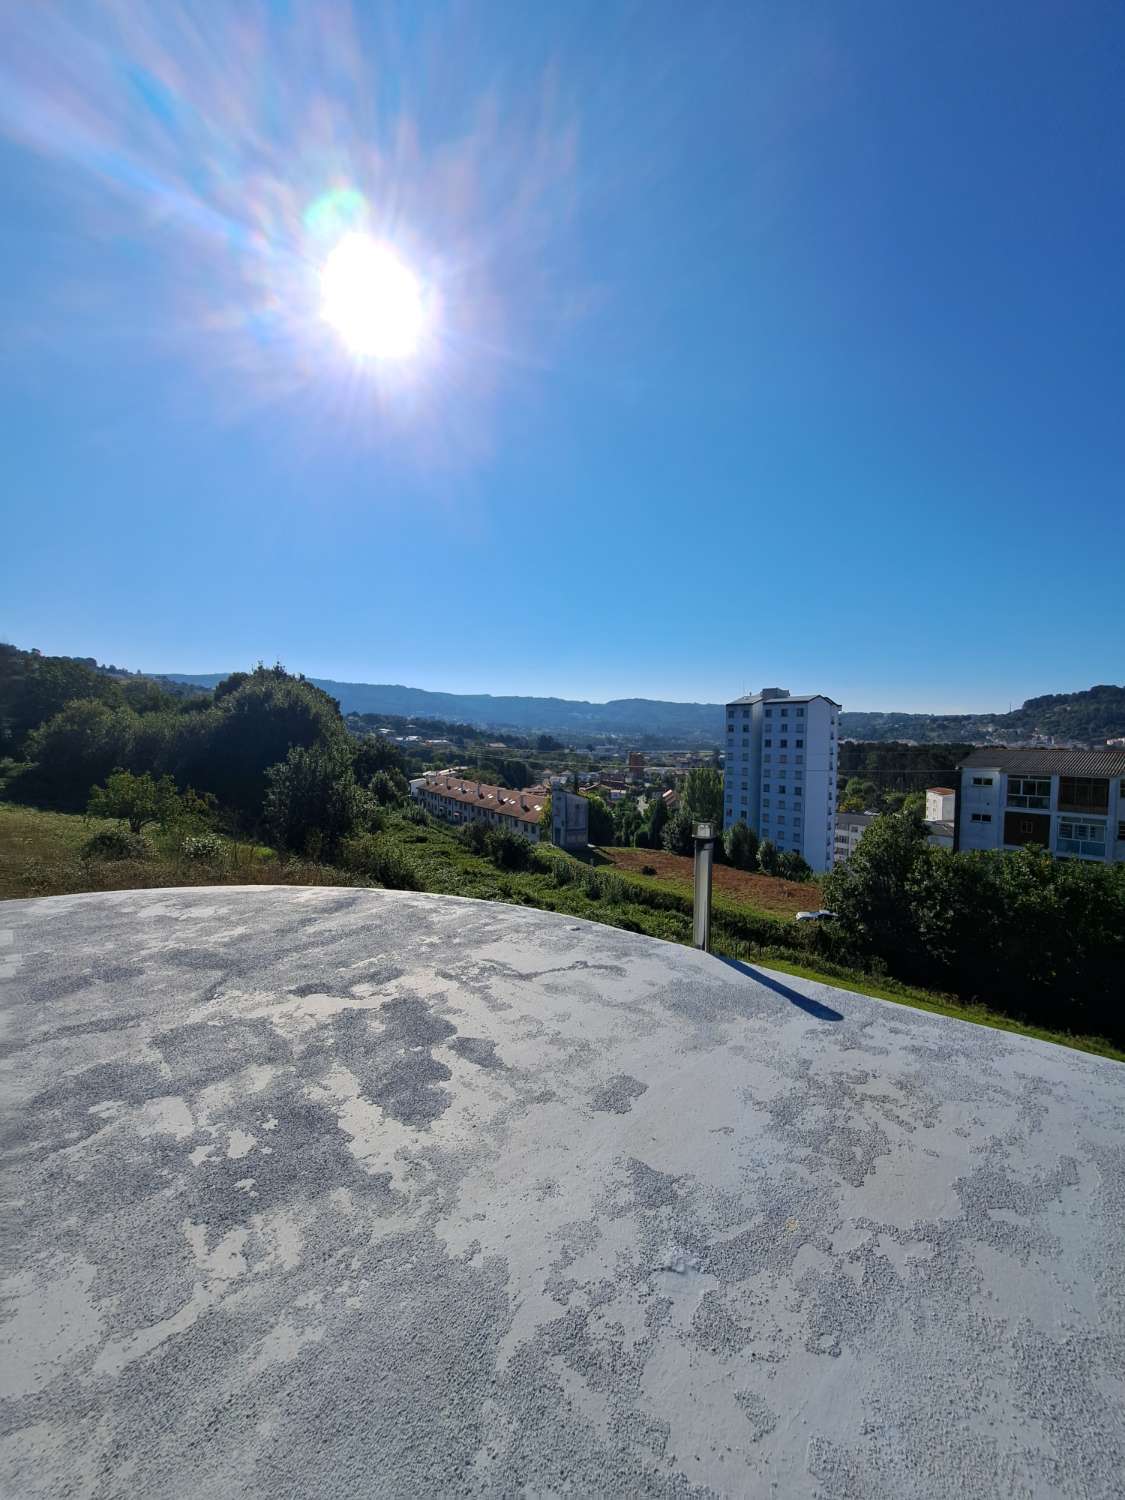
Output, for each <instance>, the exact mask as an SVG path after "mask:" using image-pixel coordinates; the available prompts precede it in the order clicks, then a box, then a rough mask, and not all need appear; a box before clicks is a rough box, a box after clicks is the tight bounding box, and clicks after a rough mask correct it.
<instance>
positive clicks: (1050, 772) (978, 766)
mask: <svg viewBox="0 0 1125 1500" xmlns="http://www.w3.org/2000/svg"><path fill="white" fill-rule="evenodd" d="M958 770H959V771H960V777H961V784H960V787H959V789H958V790H959V795H958V798H957V818H956V846H955V847H957V848H958V849H1018V848H1020V847H1021V846H1022V845H1024V844H1038V845H1039V846H1040V848H1043V849H1047V850H1049V851H1050V853H1052V854H1054V855H1056V856H1058V857H1062V858H1067V859H1088V860H1101V861H1103V862H1105V863H1116V862H1118V861H1123V860H1125V750H1117V749H1112V750H1025V749H1021V750H1006V749H992V748H988V749H982V750H974V751H973V753H972V754H971V755H970V756H968V757H967V758H966V759H965V760H964V761H963V762H962V764H961V765H960V766H959V767H958Z"/></svg>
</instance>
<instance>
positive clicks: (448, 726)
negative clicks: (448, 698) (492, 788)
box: [345, 713, 558, 750]
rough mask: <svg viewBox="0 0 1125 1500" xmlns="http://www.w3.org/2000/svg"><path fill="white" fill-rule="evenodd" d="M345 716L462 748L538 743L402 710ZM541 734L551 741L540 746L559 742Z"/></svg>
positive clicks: (374, 729)
mask: <svg viewBox="0 0 1125 1500" xmlns="http://www.w3.org/2000/svg"><path fill="white" fill-rule="evenodd" d="M345 718H346V720H347V723H348V726H349V727H350V728H352V729H356V730H359V731H361V732H362V731H366V732H367V733H369V734H370V733H378V732H380V731H383V730H386V731H389V733H391V734H396V735H409V734H417V735H420V736H421V737H422V738H423V739H428V740H449V741H450V742H451V743H452V744H454V745H456V746H458V747H459V748H466V747H471V746H473V745H483V744H487V743H490V742H495V743H498V744H503V745H506V746H507V747H508V748H509V749H512V750H529V749H531V748H533V746H534V745H535V743H536V742H535V740H534V738H532V739H529V738H527V737H526V736H525V735H519V734H510V733H501V732H499V731H496V732H494V731H492V730H486V729H480V728H478V727H477V726H476V725H475V724H465V723H462V722H460V721H456V720H452V719H411V718H406V717H404V716H403V715H402V714H357V713H350V714H347V715H345ZM539 738H540V739H541V740H546V741H548V742H549V743H548V744H547V745H546V746H545V747H541V748H547V749H553V748H555V747H556V746H557V744H558V741H557V740H554V739H552V738H551V736H550V735H540V736H539Z"/></svg>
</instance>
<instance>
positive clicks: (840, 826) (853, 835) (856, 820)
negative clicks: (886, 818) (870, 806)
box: [833, 812, 879, 865]
mask: <svg viewBox="0 0 1125 1500" xmlns="http://www.w3.org/2000/svg"><path fill="white" fill-rule="evenodd" d="M878 816H879V814H878V813H873V812H841V813H837V814H836V829H835V836H834V840H833V862H834V863H835V864H838V865H841V864H843V863H844V862H845V861H846V860H847V859H848V858H849V856H850V855H852V854H853V853H854V852H855V847H856V845H857V844H858V843H859V841H860V839H861V838H862V837H863V835H864V834H865V833H866V832H867V830H868V828H869V827H870V826H871V824H872V823H873V822H874V821H875V819H876V818H877V817H878Z"/></svg>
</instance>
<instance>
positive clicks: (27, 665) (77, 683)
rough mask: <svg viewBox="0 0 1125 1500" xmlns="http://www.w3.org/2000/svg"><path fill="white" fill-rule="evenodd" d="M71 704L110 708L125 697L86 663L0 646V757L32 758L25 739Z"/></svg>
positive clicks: (120, 705)
mask: <svg viewBox="0 0 1125 1500" xmlns="http://www.w3.org/2000/svg"><path fill="white" fill-rule="evenodd" d="M74 702H90V703H101V704H104V705H105V706H106V707H107V708H110V709H113V708H121V707H123V706H124V703H125V699H124V697H123V695H122V691H121V687H120V685H119V684H118V683H117V682H115V681H114V680H113V678H112V677H107V676H106V675H105V673H104V672H98V671H96V670H95V669H94V667H93V666H92V665H91V664H90V663H88V662H81V661H74V660H72V659H71V658H70V657H66V656H40V655H38V654H36V653H35V652H31V651H21V650H19V648H18V647H16V646H10V645H0V754H4V755H13V756H19V755H23V754H26V755H27V757H28V759H32V760H34V759H35V758H36V757H35V756H34V755H32V754H31V752H30V750H29V749H28V747H27V740H28V737H29V735H30V734H31V733H32V732H33V731H34V730H35V729H37V728H39V726H40V725H42V724H45V723H47V722H48V721H49V720H50V719H53V718H55V716H56V715H58V714H60V713H62V711H63V709H64V708H65V707H66V706H67V704H69V703H74Z"/></svg>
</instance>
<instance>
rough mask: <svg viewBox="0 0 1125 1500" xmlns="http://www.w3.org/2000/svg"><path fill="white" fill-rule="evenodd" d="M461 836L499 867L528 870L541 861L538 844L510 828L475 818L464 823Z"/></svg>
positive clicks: (470, 846)
mask: <svg viewBox="0 0 1125 1500" xmlns="http://www.w3.org/2000/svg"><path fill="white" fill-rule="evenodd" d="M457 838H458V839H459V840H460V842H461V843H462V844H463V845H464V846H465V848H466V849H471V850H472V852H473V853H474V854H481V855H483V856H484V858H485V859H490V860H491V861H492V863H493V864H494V865H495V866H496V868H497V869H498V870H527V869H530V868H531V867H532V866H533V865H534V864H536V863H537V862H538V861H537V860H536V858H535V855H536V852H537V851H536V846H535V845H534V844H532V843H531V842H530V840H528V839H525V838H524V837H523V836H522V835H521V834H518V833H512V832H511V830H510V829H507V828H493V827H492V826H491V825H490V824H488V823H485V822H483V821H478V820H474V821H473V822H471V823H464V824H462V825H461V827H460V828H459V829H458V830H457Z"/></svg>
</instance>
